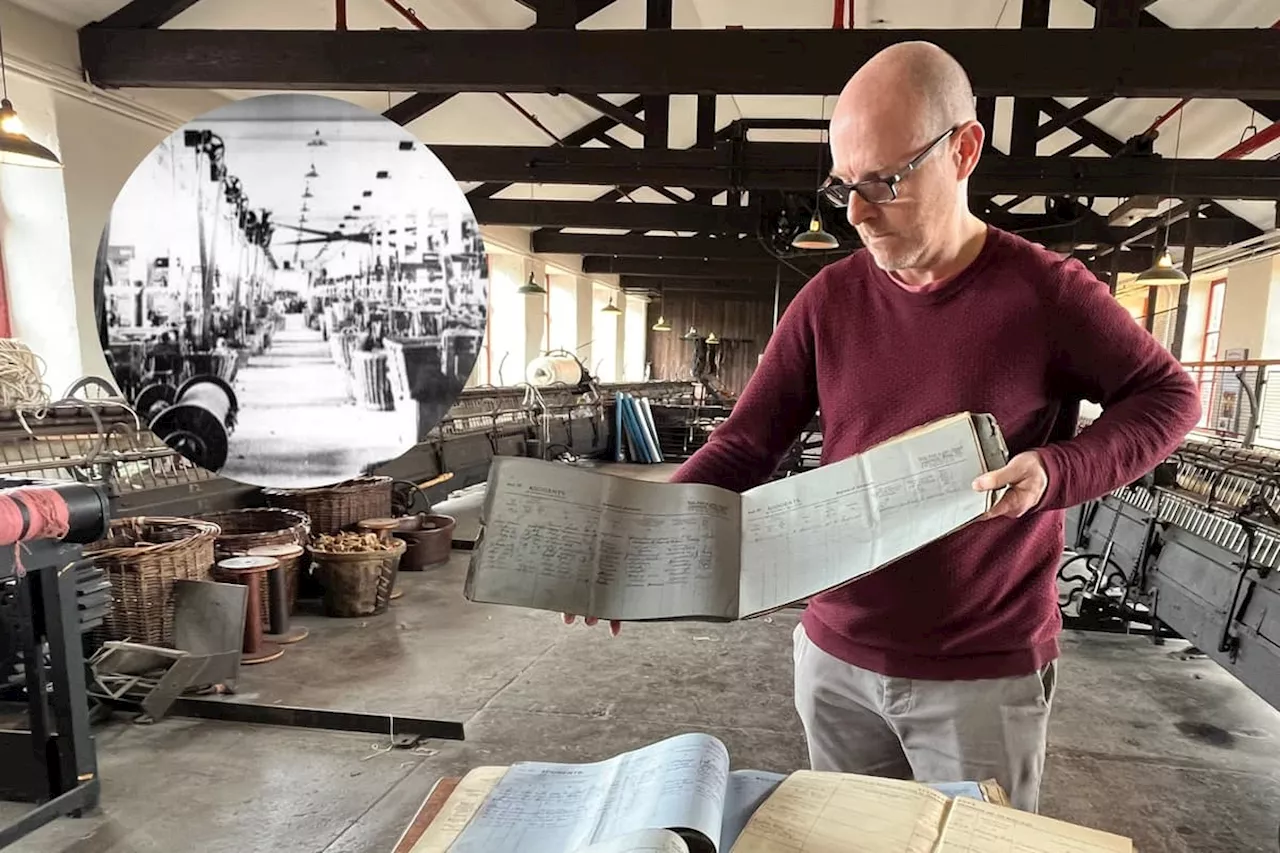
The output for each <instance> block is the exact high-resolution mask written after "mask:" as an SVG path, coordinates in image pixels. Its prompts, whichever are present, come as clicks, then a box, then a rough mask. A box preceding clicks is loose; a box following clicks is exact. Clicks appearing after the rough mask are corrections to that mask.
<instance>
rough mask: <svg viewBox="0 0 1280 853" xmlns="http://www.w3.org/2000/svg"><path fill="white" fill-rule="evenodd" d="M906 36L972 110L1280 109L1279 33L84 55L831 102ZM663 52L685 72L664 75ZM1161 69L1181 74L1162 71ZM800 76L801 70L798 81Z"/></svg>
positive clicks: (229, 68) (377, 34)
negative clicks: (942, 57)
mask: <svg viewBox="0 0 1280 853" xmlns="http://www.w3.org/2000/svg"><path fill="white" fill-rule="evenodd" d="M905 39H927V40H930V41H932V42H934V43H936V44H938V45H939V46H940V47H942V48H943V49H944V50H947V51H949V52H950V53H951V54H952V55H953V56H955V57H956V59H957V60H959V61H960V63H961V64H962V65H964V66H965V68H966V70H967V71H968V72H969V75H970V78H971V79H972V81H973V86H974V91H975V94H977V95H978V96H979V97H982V96H992V95H995V96H1002V95H1004V96H1014V97H1033V98H1048V97H1077V96H1078V97H1095V96H1100V95H1108V96H1113V97H1196V98H1233V99H1235V98H1240V97H1250V98H1259V99H1264V100H1265V99H1274V98H1280V30H1271V29H1265V30H1264V29H1259V30H1248V29H1236V30H1225V29H1198V30H1182V29H1170V28H1163V29H1160V28H1155V27H1141V28H1135V29H1132V30H1130V29H1124V28H1101V29H1095V30H1078V29H1068V28H1054V29H1043V30H981V29H961V30H878V29H865V30H826V29H813V30H728V29H726V30H709V29H669V30H667V29H655V30H573V31H568V30H560V29H530V30H433V31H409V30H396V29H387V30H370V31H363V30H345V31H327V30H308V31H301V30H299V31H289V30H171V29H121V28H108V27H103V26H100V25H90V26H88V27H85V28H83V29H82V30H81V31H80V53H81V64H82V65H83V67H84V69H85V71H86V73H87V75H88V77H89V79H90V80H91V81H92V82H93V83H94V84H95V85H98V86H102V87H105V88H119V87H135V88H147V87H165V88H227V89H290V90H300V89H311V90H327V91H367V90H369V89H371V88H373V89H379V90H385V89H413V90H416V91H419V92H432V91H434V92H507V93H512V92H544V93H545V92H557V91H563V92H575V91H582V92H595V93H600V92H628V93H633V94H638V95H664V96H665V95H669V94H681V93H687V94H700V93H710V92H716V93H726V94H730V93H731V94H741V95H750V94H767V95H801V94H807V95H816V94H826V93H830V92H832V91H836V90H838V89H839V88H840V87H841V86H842V85H843V84H844V82H845V81H846V79H847V78H848V74H849V68H851V67H857V66H858V65H860V64H862V63H863V62H865V61H866V60H868V59H870V58H871V56H873V55H874V54H876V53H878V52H879V51H880V50H882V49H883V48H885V47H888V46H889V45H891V44H894V43H897V42H900V41H903V40H905ZM672 55H674V56H680V57H681V62H679V63H675V64H673V63H671V62H669V61H668V59H667V57H668V56H672ZM1170 56H1176V57H1178V61H1177V62H1169V61H1168V57H1170ZM1044 57H1053V58H1054V61H1052V62H1046V61H1045V59H1044ZM798 67H802V68H804V69H805V73H804V74H795V73H792V72H793V70H794V69H795V68H798ZM531 68H536V69H538V73H536V74H531V73H529V72H530V69H531Z"/></svg>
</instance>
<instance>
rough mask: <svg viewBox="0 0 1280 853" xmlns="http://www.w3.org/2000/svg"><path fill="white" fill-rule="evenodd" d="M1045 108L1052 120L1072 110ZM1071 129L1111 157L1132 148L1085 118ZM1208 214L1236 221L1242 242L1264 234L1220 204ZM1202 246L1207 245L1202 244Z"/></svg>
mask: <svg viewBox="0 0 1280 853" xmlns="http://www.w3.org/2000/svg"><path fill="white" fill-rule="evenodd" d="M1043 106H1044V109H1045V112H1046V113H1048V114H1049V116H1050V117H1052V118H1056V117H1060V116H1062V115H1064V114H1066V113H1067V112H1068V111H1069V110H1070V108H1069V107H1066V106H1063V105H1062V104H1060V103H1058V102H1057V101H1054V100H1047V101H1045V102H1044V104H1043ZM1070 128H1071V132H1072V133H1075V134H1077V135H1079V136H1080V138H1081V140H1083V141H1087V142H1088V143H1089V144H1090V145H1094V146H1096V147H1097V148H1099V149H1101V150H1102V151H1103V152H1104V153H1106V154H1107V155H1109V156H1111V157H1117V156H1120V155H1122V154H1123V153H1124V152H1126V151H1127V150H1128V149H1129V147H1130V146H1129V144H1128V143H1126V142H1122V141H1120V140H1119V139H1117V138H1116V137H1114V136H1112V135H1111V134H1109V133H1107V132H1106V131H1105V130H1103V129H1102V128H1100V127H1098V126H1097V125H1096V124H1093V123H1092V122H1090V121H1089V120H1088V119H1085V118H1078V119H1075V120H1074V121H1073V122H1072V123H1071V124H1070ZM1164 162H1168V161H1164ZM1201 162H1210V163H1212V162H1215V161H1201ZM1172 177H1173V176H1172V175H1171V178H1172ZM1170 186H1173V183H1172V180H1171V181H1170V183H1169V184H1167V185H1166V186H1165V187H1164V188H1161V189H1157V190H1156V191H1155V193H1153V194H1155V195H1159V194H1162V193H1166V192H1167V190H1168V187H1170ZM1143 194H1144V193H1121V194H1118V195H1119V196H1121V197H1124V196H1132V195H1143ZM1196 195H1199V196H1200V197H1202V198H1212V197H1213V196H1212V194H1199V193H1197V194H1196ZM1206 212H1207V213H1208V214H1209V215H1210V216H1216V217H1223V218H1227V219H1231V220H1234V221H1235V222H1236V223H1237V224H1238V227H1239V228H1240V229H1242V234H1243V236H1242V237H1241V238H1240V239H1242V240H1243V239H1248V238H1250V237H1256V236H1258V235H1259V234H1261V233H1262V231H1261V229H1259V228H1258V227H1257V226H1255V225H1254V224H1253V223H1251V222H1249V221H1248V220H1246V219H1243V218H1241V217H1239V216H1237V215H1236V214H1234V213H1232V212H1231V211H1229V210H1227V209H1226V208H1225V207H1223V206H1222V205H1220V204H1218V203H1217V202H1212V203H1210V204H1209V205H1208V207H1207V208H1206ZM1146 221H1149V220H1146ZM1202 245H1205V244H1202Z"/></svg>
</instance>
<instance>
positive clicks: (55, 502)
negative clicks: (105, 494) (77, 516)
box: [0, 486, 71, 577]
mask: <svg viewBox="0 0 1280 853" xmlns="http://www.w3.org/2000/svg"><path fill="white" fill-rule="evenodd" d="M19 503H21V504H22V507H25V508H26V510H27V518H28V523H27V525H26V531H25V532H24V531H23V529H22V528H23V524H22V509H21V508H20V507H19V506H18V505H19ZM70 530H71V518H70V511H69V510H68V509H67V502H66V500H64V499H63V497H62V495H60V494H58V492H57V491H56V490H55V489H49V488H41V487H37V486H30V487H26V488H20V489H9V490H7V491H3V492H0V545H14V546H15V548H14V564H15V566H16V568H17V570H18V577H22V576H23V575H24V574H26V571H25V570H24V569H23V567H22V553H21V550H22V545H21V543H22V542H29V541H31V540H32V539H61V538H62V537H64V536H66V535H67V533H68V532H69V531H70Z"/></svg>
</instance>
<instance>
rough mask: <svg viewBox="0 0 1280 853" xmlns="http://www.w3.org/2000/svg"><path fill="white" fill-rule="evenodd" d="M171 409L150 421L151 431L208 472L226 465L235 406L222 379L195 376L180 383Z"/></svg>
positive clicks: (233, 425) (235, 403)
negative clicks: (180, 385)
mask: <svg viewBox="0 0 1280 853" xmlns="http://www.w3.org/2000/svg"><path fill="white" fill-rule="evenodd" d="M175 397H176V400H175V402H174V404H173V405H172V406H170V407H169V408H167V409H165V410H164V411H162V412H160V414H158V415H156V416H155V417H154V418H152V419H151V423H150V425H149V427H150V429H151V431H152V432H153V433H155V434H156V435H157V436H159V438H160V439H161V440H162V441H163V442H164V443H165V444H167V445H169V446H170V447H172V448H173V449H174V450H176V451H178V452H179V453H181V454H182V455H183V456H185V457H187V459H190V460H191V461H192V462H194V463H195V464H197V465H199V466H200V467H201V468H204V469H206V470H209V471H218V470H220V469H221V468H222V466H223V465H226V464H227V452H228V447H229V440H228V438H229V435H230V432H231V430H232V429H233V428H234V427H235V418H236V412H237V411H238V409H239V403H238V401H237V400H236V392H235V391H233V390H232V389H231V386H230V385H229V384H227V382H226V380H225V379H222V378H220V377H217V376H195V377H192V378H191V379H188V380H187V381H186V382H184V383H183V384H182V387H180V388H179V389H178V391H177V394H176V395H175Z"/></svg>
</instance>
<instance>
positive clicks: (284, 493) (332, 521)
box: [262, 477, 391, 536]
mask: <svg viewBox="0 0 1280 853" xmlns="http://www.w3.org/2000/svg"><path fill="white" fill-rule="evenodd" d="M262 494H263V495H264V496H265V497H266V499H267V503H268V504H270V505H271V506H273V507H282V508H284V509H292V510H297V511H298V512H301V513H304V514H305V515H306V516H307V517H308V518H310V519H311V532H312V534H314V535H317V536H319V535H321V534H325V533H329V534H334V533H338V532H339V531H341V530H346V529H354V528H355V526H356V524H357V523H359V522H360V521H363V520H364V519H366V518H385V517H387V516H389V515H391V478H390V477H357V478H355V479H353V480H347V481H345V482H342V483H337V484H335V485H332V486H320V487H317V488H314V489H263V490H262Z"/></svg>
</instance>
